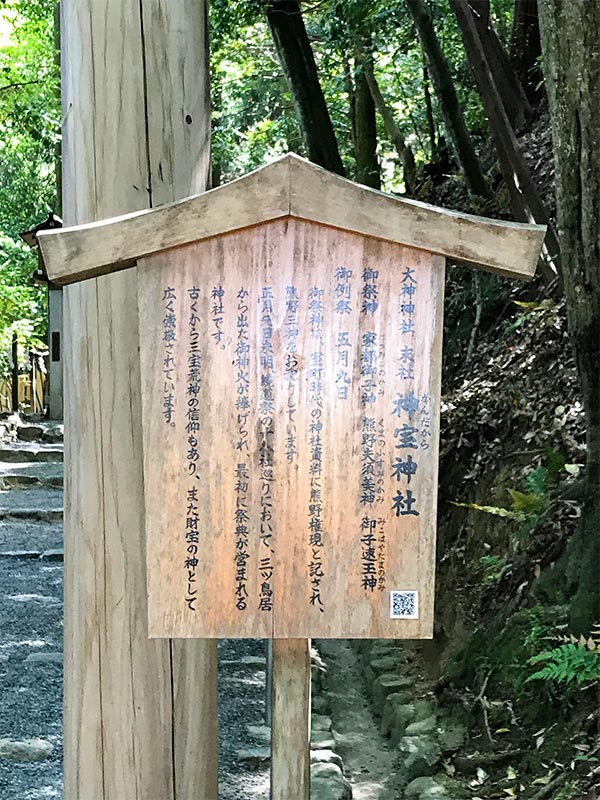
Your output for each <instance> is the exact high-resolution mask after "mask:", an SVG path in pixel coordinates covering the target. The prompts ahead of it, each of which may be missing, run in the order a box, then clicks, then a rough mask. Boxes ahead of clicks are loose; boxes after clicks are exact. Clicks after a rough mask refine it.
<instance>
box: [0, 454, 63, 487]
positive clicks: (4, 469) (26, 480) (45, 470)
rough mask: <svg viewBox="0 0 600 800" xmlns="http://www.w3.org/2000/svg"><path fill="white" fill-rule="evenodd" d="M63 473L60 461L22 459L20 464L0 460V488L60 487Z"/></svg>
mask: <svg viewBox="0 0 600 800" xmlns="http://www.w3.org/2000/svg"><path fill="white" fill-rule="evenodd" d="M63 473H64V469H63V464H62V462H52V461H50V462H42V463H36V462H31V461H23V462H22V463H20V464H11V463H6V462H4V463H3V462H0V490H1V489H27V488H30V489H34V488H38V489H62V487H63Z"/></svg>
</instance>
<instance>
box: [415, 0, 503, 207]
mask: <svg viewBox="0 0 600 800" xmlns="http://www.w3.org/2000/svg"><path fill="white" fill-rule="evenodd" d="M405 2H406V5H407V7H408V10H409V11H410V13H411V15H412V17H413V19H414V21H415V25H416V28H417V32H418V34H419V38H420V40H421V44H422V45H423V50H424V52H425V56H426V58H427V64H428V67H429V72H430V74H431V77H432V79H433V83H434V85H435V90H436V93H437V96H438V100H439V102H440V107H441V109H442V113H443V115H444V120H445V123H446V129H447V131H448V134H449V135H450V138H451V140H452V144H453V145H454V149H455V152H456V155H457V157H458V162H459V164H460V166H461V169H462V171H463V173H464V176H465V181H466V184H467V188H468V190H469V192H470V193H471V194H474V195H479V196H481V197H489V196H490V191H489V188H488V186H487V184H486V181H485V178H484V177H483V172H482V171H481V166H480V164H479V159H478V158H477V153H476V152H475V149H474V147H473V143H472V141H471V137H470V136H469V132H468V130H467V126H466V123H465V118H464V116H463V113H462V109H461V107H460V103H459V101H458V97H457V94H456V90H455V88H454V82H453V80H452V74H451V72H450V66H449V64H448V61H447V60H446V57H445V56H444V54H443V52H442V48H441V47H440V43H439V41H438V38H437V36H436V33H435V30H434V28H433V20H432V17H431V11H430V10H429V8H428V6H427V5H426V4H425V2H424V0H405Z"/></svg>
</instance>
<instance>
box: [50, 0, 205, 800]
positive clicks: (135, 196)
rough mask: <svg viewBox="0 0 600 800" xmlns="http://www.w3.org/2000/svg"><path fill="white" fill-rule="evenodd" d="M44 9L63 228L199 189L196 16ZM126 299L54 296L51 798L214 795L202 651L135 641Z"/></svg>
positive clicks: (134, 438)
mask: <svg viewBox="0 0 600 800" xmlns="http://www.w3.org/2000/svg"><path fill="white" fill-rule="evenodd" d="M61 9H62V25H61V28H62V42H63V48H62V50H63V52H62V58H63V65H62V86H63V177H64V180H63V185H64V216H65V222H66V223H67V224H75V223H80V224H81V223H89V222H91V221H92V220H95V219H99V218H101V217H106V216H108V215H114V214H122V213H125V212H130V211H134V210H136V209H142V208H146V207H147V206H149V205H152V204H153V203H155V202H156V203H163V202H168V201H173V200H175V199H177V198H179V197H182V196H185V195H188V194H191V193H193V192H199V191H202V190H203V189H204V188H205V186H206V181H207V177H208V174H209V161H210V152H209V150H208V147H207V144H208V137H209V131H210V110H209V97H208V72H207V50H203V48H202V43H203V42H204V41H205V38H206V4H205V3H204V2H196V0H194V2H191V0H189V1H188V0H184V2H181V3H176V4H175V3H171V4H164V3H162V2H160V0H141V2H140V1H139V0H135V1H134V0H123V2H121V3H96V2H92V0H77V1H75V0H64V2H62V3H61ZM142 28H143V29H144V34H142ZM146 90H147V91H146ZM188 108H189V109H193V112H190V113H193V114H194V119H193V125H191V126H190V125H188V124H187V123H186V122H185V119H184V115H185V113H186V112H187V109H188ZM190 128H191V129H190ZM166 134H168V140H167V138H166ZM136 288H137V287H136V275H135V271H131V272H129V273H127V272H124V273H121V274H119V275H114V276H107V277H104V278H102V279H99V280H94V281H88V282H87V283H84V284H81V285H78V286H73V287H69V288H68V289H67V290H66V291H65V401H66V410H65V481H66V485H65V704H64V705H65V715H64V728H65V734H64V735H65V748H64V749H65V798H66V800H158V798H160V800H175V798H177V800H195V799H196V798H198V797H202V798H206V800H216V798H217V757H216V744H217V725H216V720H217V713H216V646H215V643H214V642H208V643H207V642H200V641H198V642H180V643H171V642H169V641H160V642H159V641H150V640H149V639H148V629H147V614H146V575H145V531H144V500H143V473H142V452H141V450H142V436H141V431H142V429H141V404H140V371H139V355H138V343H139V329H138V316H137V302H136Z"/></svg>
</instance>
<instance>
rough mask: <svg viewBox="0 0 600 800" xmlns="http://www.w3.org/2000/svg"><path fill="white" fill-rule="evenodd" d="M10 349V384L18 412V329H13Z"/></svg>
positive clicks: (13, 404) (14, 409)
mask: <svg viewBox="0 0 600 800" xmlns="http://www.w3.org/2000/svg"><path fill="white" fill-rule="evenodd" d="M10 350H11V359H12V369H11V386H10V389H11V392H10V393H11V401H12V410H13V411H14V412H15V413H17V414H18V413H19V339H18V338H17V332H16V331H13V335H12V341H11V347H10Z"/></svg>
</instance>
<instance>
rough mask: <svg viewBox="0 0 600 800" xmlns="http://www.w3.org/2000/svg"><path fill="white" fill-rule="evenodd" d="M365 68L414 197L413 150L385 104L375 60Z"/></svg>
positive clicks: (409, 189)
mask: <svg viewBox="0 0 600 800" xmlns="http://www.w3.org/2000/svg"><path fill="white" fill-rule="evenodd" d="M363 67H364V74H365V78H366V81H367V84H368V86H369V90H370V92H371V96H372V98H373V102H374V103H375V107H376V108H377V111H378V112H379V113H380V114H381V118H382V119H383V122H384V125H385V129H386V131H387V132H388V136H389V137H390V139H391V140H392V143H393V145H394V147H395V148H396V152H397V153H398V158H399V159H400V161H401V163H402V169H403V177H404V186H405V188H406V191H407V193H408V194H411V195H414V192H415V159H414V156H413V153H412V150H411V149H410V147H408V145H407V144H406V142H405V141H404V136H402V132H401V131H400V128H399V127H398V123H397V122H396V120H395V119H394V112H393V111H392V109H391V108H390V107H389V106H388V104H387V103H386V102H385V99H384V97H383V95H382V93H381V89H380V88H379V84H378V83H377V78H376V77H375V72H374V70H373V60H372V59H371V58H369V59H366V60H365V62H364V65H363Z"/></svg>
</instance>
